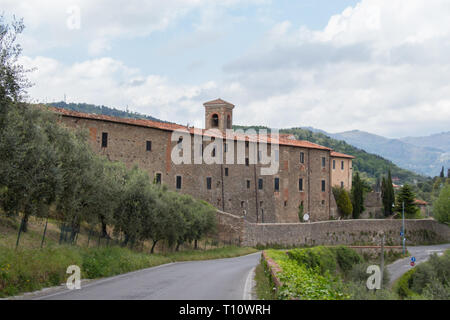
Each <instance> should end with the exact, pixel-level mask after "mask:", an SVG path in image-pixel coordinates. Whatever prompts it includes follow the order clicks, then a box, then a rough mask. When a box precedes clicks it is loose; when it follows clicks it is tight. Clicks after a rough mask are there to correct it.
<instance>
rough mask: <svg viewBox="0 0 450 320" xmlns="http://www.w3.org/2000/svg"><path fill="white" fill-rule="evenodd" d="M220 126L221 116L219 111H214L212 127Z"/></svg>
mask: <svg viewBox="0 0 450 320" xmlns="http://www.w3.org/2000/svg"><path fill="white" fill-rule="evenodd" d="M218 126H219V116H218V115H217V113H214V114H213V115H212V117H211V127H213V128H214V127H218Z"/></svg>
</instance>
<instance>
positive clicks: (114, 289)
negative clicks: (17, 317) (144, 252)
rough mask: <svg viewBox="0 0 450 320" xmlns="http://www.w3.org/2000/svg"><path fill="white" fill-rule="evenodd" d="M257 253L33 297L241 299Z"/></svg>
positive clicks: (168, 266)
mask: <svg viewBox="0 0 450 320" xmlns="http://www.w3.org/2000/svg"><path fill="white" fill-rule="evenodd" d="M260 257H261V253H260V252H257V253H253V254H250V255H246V256H241V257H237V258H227V259H217V260H204V261H188V262H175V263H170V264H166V265H161V266H157V267H153V268H148V269H143V270H139V271H135V272H130V273H126V274H122V275H119V276H115V277H110V278H105V279H101V280H97V281H92V282H89V283H87V284H85V285H83V284H82V285H81V289H79V290H76V289H74V290H69V289H66V288H64V289H62V290H58V291H57V292H56V293H51V294H45V293H42V295H39V296H34V297H33V298H32V299H37V300H81V299H83V300H84V299H85V300H111V299H117V300H121V299H125V300H161V299H167V300H242V299H248V298H249V297H250V294H249V291H250V290H251V282H252V281H251V280H252V277H251V275H252V271H253V269H254V268H255V267H256V265H257V264H258V263H259V259H260Z"/></svg>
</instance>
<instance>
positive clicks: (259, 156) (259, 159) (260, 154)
mask: <svg viewBox="0 0 450 320" xmlns="http://www.w3.org/2000/svg"><path fill="white" fill-rule="evenodd" d="M261 159H262V151H258V162H260V161H261Z"/></svg>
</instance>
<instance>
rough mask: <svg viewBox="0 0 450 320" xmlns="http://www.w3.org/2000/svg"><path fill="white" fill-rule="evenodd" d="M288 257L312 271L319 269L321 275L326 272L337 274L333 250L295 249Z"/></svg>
mask: <svg viewBox="0 0 450 320" xmlns="http://www.w3.org/2000/svg"><path fill="white" fill-rule="evenodd" d="M288 256H289V258H291V259H293V260H295V261H296V262H297V263H298V264H300V265H305V266H306V267H308V268H311V269H316V268H318V269H319V270H320V273H321V274H325V272H326V271H329V272H331V273H336V267H337V265H336V255H335V254H334V252H333V249H332V248H327V247H314V248H307V249H294V250H290V251H289V252H288Z"/></svg>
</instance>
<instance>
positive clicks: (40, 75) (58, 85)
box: [20, 57, 216, 124]
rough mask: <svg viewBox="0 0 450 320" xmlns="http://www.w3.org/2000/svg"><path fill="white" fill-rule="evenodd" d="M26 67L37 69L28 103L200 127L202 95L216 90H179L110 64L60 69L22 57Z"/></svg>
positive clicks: (117, 63)
mask: <svg viewBox="0 0 450 320" xmlns="http://www.w3.org/2000/svg"><path fill="white" fill-rule="evenodd" d="M20 62H21V63H22V64H23V65H24V66H25V67H31V66H33V67H36V68H37V71H36V72H33V73H31V74H30V75H29V76H30V80H31V81H32V82H33V83H35V86H34V87H32V88H31V89H30V90H29V94H30V96H31V97H32V98H33V100H32V102H44V103H46V102H52V101H61V100H62V99H63V97H64V95H67V100H68V102H88V103H94V104H98V105H107V106H111V107H118V108H121V109H124V108H125V107H127V106H128V107H129V109H130V110H133V111H138V112H141V113H146V114H150V115H152V116H154V117H158V118H161V119H164V120H170V121H174V122H179V123H183V124H185V123H186V121H190V122H191V124H192V123H194V122H196V121H197V122H196V123H197V124H198V123H199V120H200V119H201V117H198V115H200V114H202V112H203V106H202V102H203V101H202V100H201V99H200V100H198V98H199V97H201V95H202V93H203V92H204V91H208V90H214V89H215V88H216V84H215V83H214V82H206V83H203V84H201V85H197V86H193V85H180V84H176V83H172V82H170V81H169V80H168V79H166V78H164V77H161V76H158V75H144V74H142V72H141V71H140V70H138V69H134V68H130V67H128V66H126V65H124V64H123V63H122V62H120V61H117V60H114V59H112V58H99V59H93V60H88V61H84V62H82V63H75V64H72V65H64V64H61V63H59V62H58V61H57V60H55V59H50V58H45V57H36V58H29V57H22V59H21V61H20Z"/></svg>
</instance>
